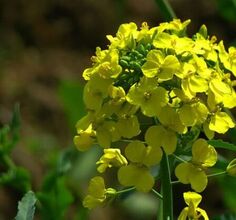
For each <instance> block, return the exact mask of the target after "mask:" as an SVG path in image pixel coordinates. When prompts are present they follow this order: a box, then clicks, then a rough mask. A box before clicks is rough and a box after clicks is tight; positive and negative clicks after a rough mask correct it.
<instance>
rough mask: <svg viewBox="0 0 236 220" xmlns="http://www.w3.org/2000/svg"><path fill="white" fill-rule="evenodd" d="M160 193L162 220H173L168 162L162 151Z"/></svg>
mask: <svg viewBox="0 0 236 220" xmlns="http://www.w3.org/2000/svg"><path fill="white" fill-rule="evenodd" d="M161 193H162V197H163V200H162V205H161V208H162V218H161V219H162V220H173V195H172V186H171V174H170V166H169V160H168V156H167V155H166V153H165V152H164V151H163V156H162V160H161Z"/></svg>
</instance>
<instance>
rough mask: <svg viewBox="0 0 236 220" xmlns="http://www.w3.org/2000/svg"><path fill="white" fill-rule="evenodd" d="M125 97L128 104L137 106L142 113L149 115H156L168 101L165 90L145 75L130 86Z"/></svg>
mask: <svg viewBox="0 0 236 220" xmlns="http://www.w3.org/2000/svg"><path fill="white" fill-rule="evenodd" d="M126 98H127V101H128V102H129V103H130V104H133V105H137V106H139V107H140V108H141V111H142V113H143V114H144V115H146V116H149V117H153V116H156V115H157V114H158V112H159V111H160V110H161V108H162V107H163V106H165V105H166V104H167V102H168V95H167V91H166V90H165V89H164V88H163V87H160V86H158V84H157V81H156V80H155V79H153V78H151V79H150V78H146V77H143V78H142V79H141V81H140V82H139V83H137V84H134V85H133V86H132V87H131V88H130V90H129V92H128V94H127V97H126Z"/></svg>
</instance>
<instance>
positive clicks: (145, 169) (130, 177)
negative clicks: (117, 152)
mask: <svg viewBox="0 0 236 220" xmlns="http://www.w3.org/2000/svg"><path fill="white" fill-rule="evenodd" d="M125 155H126V157H127V158H128V159H129V161H130V162H131V163H130V164H128V165H127V166H122V167H121V168H120V169H119V171H118V179H119V182H120V183H121V184H122V185H123V186H135V187H136V189H137V190H139V191H142V192H148V191H150V190H151V189H152V187H153V185H154V177H153V176H152V174H151V173H150V167H151V166H154V165H156V164H158V163H159V162H160V160H161V158H162V150H161V148H160V147H158V146H145V145H144V144H143V143H142V142H140V141H133V142H132V143H130V144H128V146H127V147H126V149H125Z"/></svg>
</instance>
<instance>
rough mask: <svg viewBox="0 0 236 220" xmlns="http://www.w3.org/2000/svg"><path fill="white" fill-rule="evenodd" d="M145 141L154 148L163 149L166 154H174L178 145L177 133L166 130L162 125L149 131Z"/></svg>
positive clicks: (155, 126)
mask: <svg viewBox="0 0 236 220" xmlns="http://www.w3.org/2000/svg"><path fill="white" fill-rule="evenodd" d="M145 141H146V142H147V144H148V145H150V146H153V147H158V148H159V147H163V149H164V151H165V152H166V154H172V153H174V151H175V149H176V145H177V136H176V134H175V132H173V131H171V130H170V129H166V128H164V127H163V126H162V125H154V126H151V127H149V128H148V129H147V131H146V133H145Z"/></svg>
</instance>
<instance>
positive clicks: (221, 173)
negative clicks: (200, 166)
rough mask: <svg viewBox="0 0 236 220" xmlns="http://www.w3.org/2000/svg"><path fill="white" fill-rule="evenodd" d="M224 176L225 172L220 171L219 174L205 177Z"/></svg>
mask: <svg viewBox="0 0 236 220" xmlns="http://www.w3.org/2000/svg"><path fill="white" fill-rule="evenodd" d="M225 174H227V172H226V171H222V172H219V173H213V174H209V175H207V177H215V176H221V175H225Z"/></svg>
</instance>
